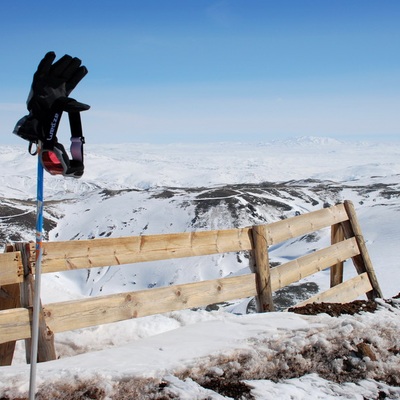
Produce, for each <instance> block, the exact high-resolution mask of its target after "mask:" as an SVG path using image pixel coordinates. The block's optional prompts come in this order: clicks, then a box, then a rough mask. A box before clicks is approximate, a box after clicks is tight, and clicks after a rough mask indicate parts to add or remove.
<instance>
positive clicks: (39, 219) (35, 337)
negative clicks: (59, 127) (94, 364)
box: [29, 148, 44, 400]
mask: <svg viewBox="0 0 400 400" xmlns="http://www.w3.org/2000/svg"><path fill="white" fill-rule="evenodd" d="M39 154H40V148H38V165H37V196H36V207H37V210H36V264H35V291H34V296H33V316H32V334H31V367H30V378H29V400H34V399H35V391H36V366H37V357H38V341H39V313H40V284H41V264H42V241H43V186H44V185H43V175H44V173H43V165H42V163H41V162H40V157H39Z"/></svg>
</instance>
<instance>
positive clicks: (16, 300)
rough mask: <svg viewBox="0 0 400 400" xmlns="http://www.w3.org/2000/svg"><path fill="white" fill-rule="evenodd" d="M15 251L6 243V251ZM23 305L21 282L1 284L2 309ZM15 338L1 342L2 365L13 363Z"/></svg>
mask: <svg viewBox="0 0 400 400" xmlns="http://www.w3.org/2000/svg"><path fill="white" fill-rule="evenodd" d="M9 251H15V250H14V248H13V247H12V246H10V245H6V247H5V249H4V252H5V253H7V252H9ZM18 307H21V303H20V288H19V283H13V284H11V285H4V286H0V310H9V309H11V308H18ZM14 350H15V340H14V341H12V342H7V343H1V344H0V366H1V367H3V366H6V365H11V363H12V359H13V357H14Z"/></svg>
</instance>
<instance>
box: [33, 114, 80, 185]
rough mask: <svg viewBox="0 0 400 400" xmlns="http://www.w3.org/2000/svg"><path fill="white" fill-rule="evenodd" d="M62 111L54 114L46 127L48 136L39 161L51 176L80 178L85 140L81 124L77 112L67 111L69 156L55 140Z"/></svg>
mask: <svg viewBox="0 0 400 400" xmlns="http://www.w3.org/2000/svg"><path fill="white" fill-rule="evenodd" d="M62 112H63V111H62V110H57V111H55V112H54V114H53V117H52V119H51V121H50V124H49V126H48V129H46V131H48V134H47V135H46V139H45V140H44V141H43V143H42V145H41V146H40V147H41V151H40V154H39V156H40V160H41V162H42V165H43V167H44V169H45V170H46V171H47V172H49V173H50V174H51V175H63V176H65V177H73V178H80V177H81V176H82V175H83V171H84V164H83V145H84V143H85V139H84V137H83V132H82V122H81V116H80V112H79V111H69V112H68V117H69V124H70V129H71V147H70V151H71V156H72V159H70V158H69V157H68V154H67V152H66V150H65V148H64V146H63V145H62V144H61V143H59V142H58V140H57V130H58V125H59V123H60V120H61V116H62Z"/></svg>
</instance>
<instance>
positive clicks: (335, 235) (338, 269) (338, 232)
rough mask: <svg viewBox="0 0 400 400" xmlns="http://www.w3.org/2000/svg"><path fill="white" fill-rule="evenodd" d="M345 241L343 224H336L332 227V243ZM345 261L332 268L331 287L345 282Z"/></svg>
mask: <svg viewBox="0 0 400 400" xmlns="http://www.w3.org/2000/svg"><path fill="white" fill-rule="evenodd" d="M343 240H344V232H343V228H342V225H341V224H335V225H332V227H331V243H332V244H335V243H339V242H341V241H343ZM343 267H344V264H343V261H338V262H337V263H336V264H335V265H332V267H331V287H333V286H336V285H339V284H340V283H342V282H343Z"/></svg>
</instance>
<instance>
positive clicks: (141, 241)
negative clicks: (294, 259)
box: [42, 204, 348, 273]
mask: <svg viewBox="0 0 400 400" xmlns="http://www.w3.org/2000/svg"><path fill="white" fill-rule="evenodd" d="M347 218H348V217H347V213H346V212H345V210H344V206H343V204H340V205H337V206H333V207H330V208H325V209H322V210H319V211H314V212H312V213H308V214H304V215H300V216H297V217H294V218H290V219H287V220H283V221H278V222H275V223H272V224H269V225H267V227H268V228H267V233H268V237H269V239H268V240H269V243H268V245H271V244H275V243H278V242H280V241H283V240H287V239H289V238H292V237H295V236H300V235H304V234H306V233H310V232H313V231H315V230H319V229H322V228H324V227H327V226H330V225H332V224H335V223H338V222H340V221H343V220H346V219H347ZM251 249H252V234H251V228H241V229H227V230H218V231H199V232H185V233H174V234H164V235H147V236H146V235H144V236H131V237H121V238H103V239H93V240H76V241H67V242H45V243H43V259H42V271H43V273H47V272H58V271H66V270H72V269H82V268H93V267H103V266H109V265H120V264H131V263H137V262H145V261H157V260H166V259H171V258H181V257H192V256H202V255H208V254H217V253H227V252H233V251H246V250H251Z"/></svg>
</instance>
